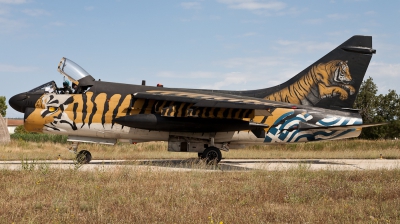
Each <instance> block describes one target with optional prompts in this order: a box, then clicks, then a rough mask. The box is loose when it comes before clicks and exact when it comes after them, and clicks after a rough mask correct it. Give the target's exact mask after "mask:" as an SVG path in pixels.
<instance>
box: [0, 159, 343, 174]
mask: <svg viewBox="0 0 400 224" xmlns="http://www.w3.org/2000/svg"><path fill="white" fill-rule="evenodd" d="M34 163H36V164H74V161H71V160H61V161H57V162H55V161H35V162H34ZM2 164H5V165H6V164H8V165H10V164H16V163H15V162H3V163H2ZM244 164H247V165H249V164H257V165H256V166H253V167H244V166H243V165H244ZM270 164H299V166H301V165H312V164H321V165H351V164H344V163H340V162H331V161H321V160H319V159H314V160H312V159H308V160H307V159H305V160H287V159H281V160H280V159H276V160H255V159H254V160H252V159H244V160H237V161H236V160H222V161H221V162H220V163H219V164H218V165H207V164H205V162H204V161H202V160H200V159H198V158H190V159H147V160H129V161H126V160H125V161H120V160H115V161H112V160H111V161H110V160H109V161H100V160H97V161H92V162H90V164H89V165H102V166H115V165H119V166H124V165H126V166H130V165H136V166H157V167H165V168H181V169H190V170H193V169H198V170H220V171H248V170H255V169H258V168H262V167H267V166H269V165H270ZM83 166H85V165H83Z"/></svg>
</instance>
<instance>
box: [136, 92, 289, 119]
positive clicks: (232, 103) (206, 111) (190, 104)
mask: <svg viewBox="0 0 400 224" xmlns="http://www.w3.org/2000/svg"><path fill="white" fill-rule="evenodd" d="M133 98H135V99H138V100H139V99H144V100H154V101H157V105H155V107H156V108H157V109H156V110H159V111H160V113H161V115H162V116H173V117H187V116H194V117H203V118H207V117H210V118H211V117H212V118H236V119H242V118H251V117H253V116H254V115H261V116H270V115H271V113H270V111H271V110H273V109H274V108H276V107H280V108H293V107H297V105H294V104H288V103H282V102H275V101H270V100H264V99H258V98H251V97H243V96H236V95H230V94H223V93H217V92H200V91H199V92H186V91H184V90H182V91H181V90H176V91H171V90H150V91H146V92H138V93H135V94H133ZM182 110H185V111H182ZM186 110H187V111H186Z"/></svg>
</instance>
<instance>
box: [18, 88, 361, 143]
mask: <svg viewBox="0 0 400 224" xmlns="http://www.w3.org/2000/svg"><path fill="white" fill-rule="evenodd" d="M93 84H94V85H92V86H91V88H90V89H89V90H87V91H86V92H84V93H79V94H56V93H45V92H41V91H33V92H26V93H22V94H19V95H17V96H15V97H14V98H15V99H10V104H11V105H14V106H13V107H14V108H15V109H20V110H21V112H22V111H23V112H24V113H25V116H24V117H25V128H26V129H27V130H28V131H33V132H43V133H51V134H62V135H69V136H85V137H93V138H105V139H120V140H121V141H127V140H128V141H131V142H144V141H168V139H169V138H170V136H187V137H190V138H200V139H201V138H209V134H212V135H213V136H215V142H216V143H230V144H231V145H242V144H260V143H287V142H307V141H318V140H332V139H342V138H351V137H357V136H358V135H359V134H360V132H361V128H359V129H356V128H349V129H347V130H340V131H339V130H333V131H332V130H329V129H326V130H324V129H321V130H318V131H315V130H300V129H299V128H298V127H299V125H300V123H303V124H304V123H305V124H311V125H317V126H326V127H329V126H345V125H359V124H362V119H361V117H360V115H359V114H358V113H352V112H350V111H340V110H329V109H323V108H316V107H309V106H300V105H299V106H298V107H293V108H288V107H282V108H279V107H278V108H274V109H273V110H271V111H269V112H270V114H271V115H269V116H257V115H254V116H253V117H252V118H251V119H240V116H239V115H240V113H246V111H239V110H236V111H234V110H231V109H227V108H219V109H213V110H209V109H208V110H203V111H197V115H196V116H194V117H184V116H182V114H183V113H184V111H185V110H187V108H189V107H190V106H191V105H189V104H188V103H181V104H179V106H177V107H175V108H174V110H175V111H174V114H175V115H176V117H174V116H175V115H174V116H170V118H167V119H169V120H160V119H159V120H157V121H154V122H153V123H151V122H149V123H145V122H147V121H146V120H144V121H143V122H144V123H143V122H142V123H143V124H144V127H145V128H134V127H128V126H124V125H121V124H118V123H116V122H115V120H116V119H117V118H120V117H124V116H130V115H141V114H143V115H146V114H158V113H160V110H161V109H160V108H163V107H166V106H168V105H169V104H174V102H167V101H165V100H164V101H163V100H151V99H135V98H134V95H133V94H134V93H136V92H146V91H150V90H160V89H161V88H160V87H151V86H143V85H129V84H120V83H111V82H102V81H94V83H93ZM162 90H164V91H175V92H176V91H185V92H186V93H187V92H189V93H193V94H200V93H210V92H212V93H213V94H217V95H218V94H219V93H221V94H222V93H223V91H213V90H196V89H195V90H190V89H175V88H162ZM230 93H233V92H230ZM21 95H24V96H21ZM24 97H25V100H22V101H21V100H20V101H19V102H17V100H16V99H22V98H24ZM246 97H248V96H246ZM14 101H15V102H14ZM11 102H14V103H11ZM175 105H176V104H175ZM178 117H179V118H178ZM199 117H201V118H199ZM235 117H237V118H238V119H235ZM178 119H179V120H178ZM196 119H197V120H199V122H197V120H196ZM137 120H138V119H137ZM138 121H140V120H138ZM175 121H176V122H175ZM165 122H168V123H165ZM218 122H220V123H218ZM224 122H226V123H224ZM232 122H238V126H237V127H235V125H227V124H229V123H232ZM241 122H242V123H243V124H245V123H246V122H247V123H249V122H255V123H257V124H265V126H264V127H265V128H263V129H264V131H265V135H264V136H263V137H260V136H256V135H255V134H254V132H252V131H250V130H249V129H247V128H246V126H245V125H244V126H243V125H242V123H241ZM185 123H188V124H189V125H185ZM146 124H148V125H146ZM240 125H242V126H240ZM146 127H147V128H146ZM160 127H163V128H160ZM205 128H208V129H207V130H206V129H205Z"/></svg>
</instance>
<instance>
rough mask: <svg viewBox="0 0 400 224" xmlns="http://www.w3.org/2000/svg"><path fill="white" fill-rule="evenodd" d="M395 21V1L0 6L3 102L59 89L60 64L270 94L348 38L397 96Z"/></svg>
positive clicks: (382, 89) (101, 1)
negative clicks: (53, 85)
mask: <svg viewBox="0 0 400 224" xmlns="http://www.w3.org/2000/svg"><path fill="white" fill-rule="evenodd" d="M399 22H400V1H378V0H376V1H375V0H325V1H323V0H302V1H295V0H293V1H289V0H287V1H284V0H281V1H279V0H278V1H270V0H192V1H174V0H169V1H154V0H147V1H131V0H108V1H105V0H96V1H94V0H93V1H85V0H80V1H77V0H72V1H55V0H42V1H39V0H0V52H1V53H0V77H1V81H0V83H1V88H0V96H6V98H7V101H8V99H10V98H11V97H12V96H13V95H15V94H18V93H21V92H25V91H28V90H31V89H33V88H35V87H37V86H39V85H41V84H44V83H46V82H48V81H52V80H54V81H56V82H57V83H58V84H59V85H61V83H62V81H63V76H62V75H61V74H59V73H58V72H57V66H58V63H59V61H60V59H61V58H62V57H66V58H68V59H70V60H72V61H74V62H75V63H77V64H79V65H80V66H81V67H83V68H84V69H85V70H86V71H87V72H88V73H90V74H91V75H92V76H93V77H94V78H95V79H101V80H103V81H109V82H119V83H128V84H141V82H142V80H146V84H147V85H157V84H158V83H161V84H163V85H164V87H173V88H207V89H227V90H250V89H260V88H266V87H270V86H273V85H277V84H280V83H282V82H284V81H286V80H288V79H290V78H291V77H292V76H294V75H296V74H297V73H299V72H300V71H302V70H303V69H304V68H306V67H308V66H309V65H310V64H312V63H313V62H315V61H317V60H318V59H319V58H321V57H322V56H324V55H325V54H326V53H328V52H329V51H331V50H332V49H334V48H335V47H337V46H338V45H340V44H341V43H343V42H344V41H346V40H347V39H349V38H350V37H351V36H353V35H368V36H372V37H373V48H374V49H376V50H377V53H376V54H375V55H374V56H373V58H372V60H371V63H370V66H369V68H368V70H367V73H366V76H365V79H366V78H368V77H372V78H373V80H374V82H375V83H376V84H377V87H378V93H381V94H386V93H387V92H388V91H389V89H391V90H396V92H397V93H400V88H399V81H400V29H399V28H400V24H399ZM6 117H9V118H17V117H23V114H22V113H19V112H17V111H14V110H13V109H12V108H11V107H9V108H8V109H7V116H6Z"/></svg>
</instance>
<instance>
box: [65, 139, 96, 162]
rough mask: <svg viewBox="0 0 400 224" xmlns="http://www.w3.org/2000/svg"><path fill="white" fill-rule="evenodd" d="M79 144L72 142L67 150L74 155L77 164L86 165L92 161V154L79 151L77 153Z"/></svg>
mask: <svg viewBox="0 0 400 224" xmlns="http://www.w3.org/2000/svg"><path fill="white" fill-rule="evenodd" d="M78 145H79V142H73V143H72V146H71V147H70V148H69V151H72V152H73V153H75V154H76V161H77V162H78V163H79V164H87V163H89V162H90V160H92V154H90V152H89V151H87V150H81V151H79V152H78Z"/></svg>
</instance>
